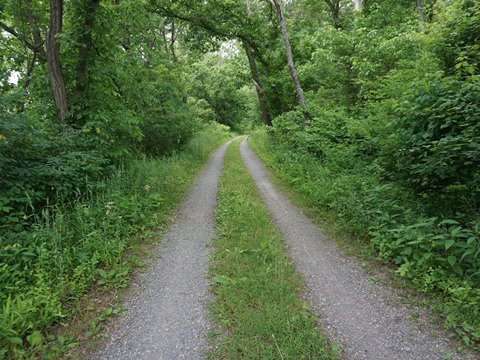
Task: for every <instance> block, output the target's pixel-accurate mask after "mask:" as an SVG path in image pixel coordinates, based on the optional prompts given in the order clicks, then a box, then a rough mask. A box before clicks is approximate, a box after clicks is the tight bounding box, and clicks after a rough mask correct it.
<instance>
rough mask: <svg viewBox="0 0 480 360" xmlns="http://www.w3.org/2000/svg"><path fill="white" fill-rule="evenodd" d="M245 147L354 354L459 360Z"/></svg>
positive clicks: (314, 291)
mask: <svg viewBox="0 0 480 360" xmlns="http://www.w3.org/2000/svg"><path fill="white" fill-rule="evenodd" d="M240 152H241V155H242V158H243V160H244V162H245V164H246V165H247V168H248V169H249V170H250V172H251V174H252V176H253V178H254V180H255V182H256V184H257V187H258V189H259V192H260V195H261V197H262V198H263V200H264V202H265V205H266V206H267V208H268V209H269V211H270V212H271V214H272V216H273V219H274V221H275V223H276V225H277V226H278V228H279V229H280V231H281V232H282V233H283V235H284V237H285V241H286V245H287V247H288V250H289V255H290V256H291V259H292V260H293V262H294V264H295V266H296V268H297V270H298V271H299V272H300V273H302V274H303V275H304V279H305V284H306V286H307V300H308V301H309V303H310V305H311V306H312V308H313V309H314V310H315V312H316V313H317V314H318V316H319V317H320V319H321V320H322V323H323V325H324V327H325V330H326V331H327V332H328V333H329V334H330V336H331V337H332V338H333V339H334V340H336V341H338V342H340V344H341V347H342V348H343V351H344V353H345V356H346V357H347V358H348V359H369V360H374V359H378V360H385V359H388V360H396V359H398V360H418V359H422V360H427V359H435V360H436V359H439V360H440V359H445V358H449V359H459V357H458V355H456V354H455V353H453V351H452V350H451V349H450V348H449V345H448V344H447V342H446V341H444V340H442V339H439V338H436V337H435V336H433V335H432V334H430V333H429V332H428V331H420V330H419V329H418V327H417V326H415V325H414V324H413V323H412V322H411V320H409V313H408V311H407V309H406V308H404V307H402V306H401V305H392V300H394V299H396V300H398V298H397V297H396V296H395V295H394V294H392V293H391V292H390V291H388V290H387V289H385V288H383V287H381V286H378V285H375V284H371V283H370V282H369V278H368V276H367V275H366V274H365V272H364V270H363V268H362V267H361V266H360V265H359V264H358V262H357V261H356V260H355V259H353V258H348V257H346V256H344V255H343V254H342V253H341V251H340V250H339V248H338V247H337V246H336V244H335V243H334V242H333V241H330V240H329V239H327V237H326V236H325V235H324V234H323V233H322V232H321V231H320V230H319V229H318V228H317V226H316V225H315V224H313V223H312V222H311V221H310V220H309V219H308V218H307V217H305V216H304V215H302V214H301V212H300V211H299V210H298V209H297V208H296V207H294V206H293V205H292V204H291V203H290V201H289V200H288V199H287V198H286V197H285V196H284V195H283V194H281V193H280V192H278V191H277V190H276V189H275V188H274V187H273V185H272V183H271V182H270V180H269V178H268V175H267V172H266V171H265V168H264V167H263V165H262V164H261V162H260V161H259V160H258V158H257V156H256V155H255V153H254V152H253V151H252V150H251V149H250V148H249V147H248V144H247V142H246V140H244V141H243V142H242V144H241V147H240ZM393 303H399V301H393ZM449 356H451V357H449Z"/></svg>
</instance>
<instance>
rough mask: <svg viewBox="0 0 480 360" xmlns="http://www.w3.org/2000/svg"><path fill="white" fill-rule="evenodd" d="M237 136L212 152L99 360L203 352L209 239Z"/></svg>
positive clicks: (199, 354)
mask: <svg viewBox="0 0 480 360" xmlns="http://www.w3.org/2000/svg"><path fill="white" fill-rule="evenodd" d="M233 140H234V139H233ZM233 140H230V141H228V142H227V143H225V144H224V145H222V146H221V147H220V148H219V149H218V150H217V151H216V152H215V153H214V154H213V155H212V156H211V157H210V159H209V161H208V163H207V165H206V167H205V169H204V171H203V172H202V174H201V175H200V177H199V178H198V180H197V182H196V184H195V185H194V186H193V187H192V189H191V190H190V192H189V194H188V195H187V197H186V198H185V200H184V201H183V203H182V204H181V205H180V207H179V209H178V211H177V213H176V218H175V222H174V224H173V225H172V227H171V229H170V230H169V231H168V232H167V233H166V234H165V235H164V237H163V241H161V242H160V244H159V245H158V247H157V248H156V250H155V260H154V261H153V264H152V265H151V268H149V269H148V271H147V272H146V273H145V274H143V277H144V278H143V279H142V281H140V283H141V284H140V295H138V296H132V297H131V298H130V299H129V300H127V301H126V304H125V306H126V307H127V308H128V309H129V311H128V313H127V314H126V316H125V318H124V319H123V320H122V321H121V322H120V324H118V326H117V327H116V328H115V329H114V330H113V332H112V334H111V337H110V340H109V341H108V343H107V344H106V345H105V346H104V347H103V348H102V349H100V351H99V352H98V353H97V354H96V355H95V356H94V358H95V359H99V358H100V359H115V360H118V359H135V360H141V359H152V360H153V359H189V360H193V359H200V358H201V357H202V354H203V352H204V350H205V346H206V339H205V337H206V334H207V332H208V330H210V329H211V326H210V324H209V322H208V313H207V310H206V308H205V303H206V302H207V301H208V299H209V293H208V282H207V280H206V277H205V271H206V270H207V265H208V255H209V253H210V249H209V247H208V244H209V242H210V240H211V239H212V238H213V237H214V236H215V225H214V218H213V213H214V210H215V205H216V195H217V188H218V186H217V185H218V179H219V175H220V171H221V169H222V165H223V156H224V154H225V151H226V150H227V148H228V146H229V144H230V143H231V142H232V141H233Z"/></svg>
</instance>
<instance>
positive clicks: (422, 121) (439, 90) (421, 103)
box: [391, 73, 480, 211]
mask: <svg viewBox="0 0 480 360" xmlns="http://www.w3.org/2000/svg"><path fill="white" fill-rule="evenodd" d="M397 114H398V115H397V116H398V117H397V120H396V129H395V130H396V132H395V136H396V138H397V140H398V143H397V146H398V148H397V149H396V151H392V155H393V156H392V158H391V161H394V164H393V166H391V168H392V169H391V176H392V177H393V176H394V177H401V178H402V179H403V181H405V182H406V183H407V184H408V185H409V186H412V187H413V188H414V189H415V190H416V191H418V192H420V193H427V194H429V195H431V196H435V197H440V198H441V199H443V201H444V203H448V204H449V206H450V207H451V208H452V210H461V208H462V207H465V206H467V205H468V206H469V207H473V209H470V211H471V210H474V211H475V210H476V209H477V208H478V204H479V201H480V141H479V139H480V122H479V121H478V119H480V76H478V75H472V76H468V77H466V78H463V79H460V78H458V77H443V76H442V74H439V73H437V74H435V75H434V76H431V77H430V78H429V79H427V80H425V81H422V82H420V83H419V84H417V85H416V86H415V87H414V88H413V89H412V90H411V91H410V93H408V94H407V95H406V96H405V98H404V101H403V102H402V103H401V105H400V108H399V109H398V112H397ZM392 150H394V149H392Z"/></svg>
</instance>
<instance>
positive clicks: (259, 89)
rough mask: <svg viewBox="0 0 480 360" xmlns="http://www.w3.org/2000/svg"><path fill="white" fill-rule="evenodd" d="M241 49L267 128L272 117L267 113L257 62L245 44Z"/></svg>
mask: <svg viewBox="0 0 480 360" xmlns="http://www.w3.org/2000/svg"><path fill="white" fill-rule="evenodd" d="M243 47H244V48H245V52H246V54H247V58H248V64H249V65H250V73H251V75H252V81H253V85H254V86H255V90H256V92H257V97H258V104H259V106H260V111H261V113H262V119H263V123H264V124H265V125H267V126H272V117H271V116H270V112H269V111H268V107H267V99H266V97H265V93H264V91H263V86H262V82H261V80H260V73H259V72H258V68H257V62H256V61H255V57H254V56H253V51H252V48H251V47H250V46H249V45H248V44H247V43H245V42H243Z"/></svg>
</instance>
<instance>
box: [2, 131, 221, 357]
mask: <svg viewBox="0 0 480 360" xmlns="http://www.w3.org/2000/svg"><path fill="white" fill-rule="evenodd" d="M227 136H228V129H226V128H225V127H222V126H220V125H213V126H208V127H206V128H205V129H204V130H203V131H202V132H201V133H200V134H199V135H197V136H196V137H195V138H194V139H193V140H192V141H191V142H190V143H189V144H188V145H187V146H186V147H185V150H184V151H183V152H181V153H179V154H176V155H173V156H171V157H168V158H164V159H160V160H159V159H154V160H148V159H145V158H144V159H138V160H135V161H133V162H132V163H131V164H129V165H128V166H126V167H124V168H118V169H116V170H114V172H113V175H112V176H111V177H110V178H109V179H107V180H105V181H104V182H101V183H98V184H96V191H95V192H94V193H92V192H91V191H90V192H87V193H86V194H79V197H78V198H77V199H76V200H72V201H69V202H66V203H64V204H61V205H55V206H46V207H44V208H43V210H42V212H41V213H37V214H36V217H35V219H36V220H35V221H34V222H33V223H32V224H31V225H30V227H29V228H28V229H24V230H16V231H15V232H7V231H2V233H1V235H0V244H1V247H2V248H1V252H0V303H1V304H2V307H1V308H0V348H2V349H5V351H6V352H4V354H3V355H4V356H8V357H13V356H16V357H20V356H21V354H24V353H25V351H27V350H26V349H28V351H30V352H31V353H36V352H38V353H41V354H47V353H48V352H49V351H50V350H51V347H52V346H53V345H52V344H51V341H50V342H45V343H41V340H40V339H41V338H43V337H45V338H47V337H48V329H49V328H50V327H51V326H52V325H53V324H58V323H59V322H61V321H68V320H69V319H71V317H72V315H73V314H72V311H73V310H72V309H75V306H72V305H74V304H75V303H77V302H78V301H80V297H81V295H82V294H83V293H85V291H87V290H88V289H89V288H90V287H91V286H92V285H95V284H96V285H97V286H101V287H104V288H111V287H114V288H121V287H125V286H126V282H127V280H128V276H129V274H130V272H131V270H132V268H133V267H134V265H135V261H133V260H132V259H130V258H129V255H128V251H127V250H128V249H131V248H132V247H135V246H136V245H138V244H139V243H140V242H141V240H142V238H144V237H145V236H148V231H150V230H155V229H159V228H160V229H161V228H162V227H163V226H164V225H165V223H166V222H167V219H168V216H169V214H170V212H171V211H172V209H173V208H174V206H175V205H176V204H177V203H178V201H179V200H180V199H181V197H182V195H183V193H184V191H185V190H186V189H187V188H188V186H189V185H190V183H191V181H192V180H193V179H194V177H195V174H196V172H197V170H198V169H199V168H200V167H201V165H202V164H203V162H204V160H205V159H206V157H207V156H208V154H209V153H210V152H211V150H212V149H213V148H214V147H215V146H216V145H217V144H218V143H219V142H220V141H222V140H223V139H225V137H227ZM80 195H81V196H80ZM37 348H38V349H37ZM49 349H50V350H49ZM45 356H46V355H45ZM55 356H58V354H57V355H53V357H55Z"/></svg>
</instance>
